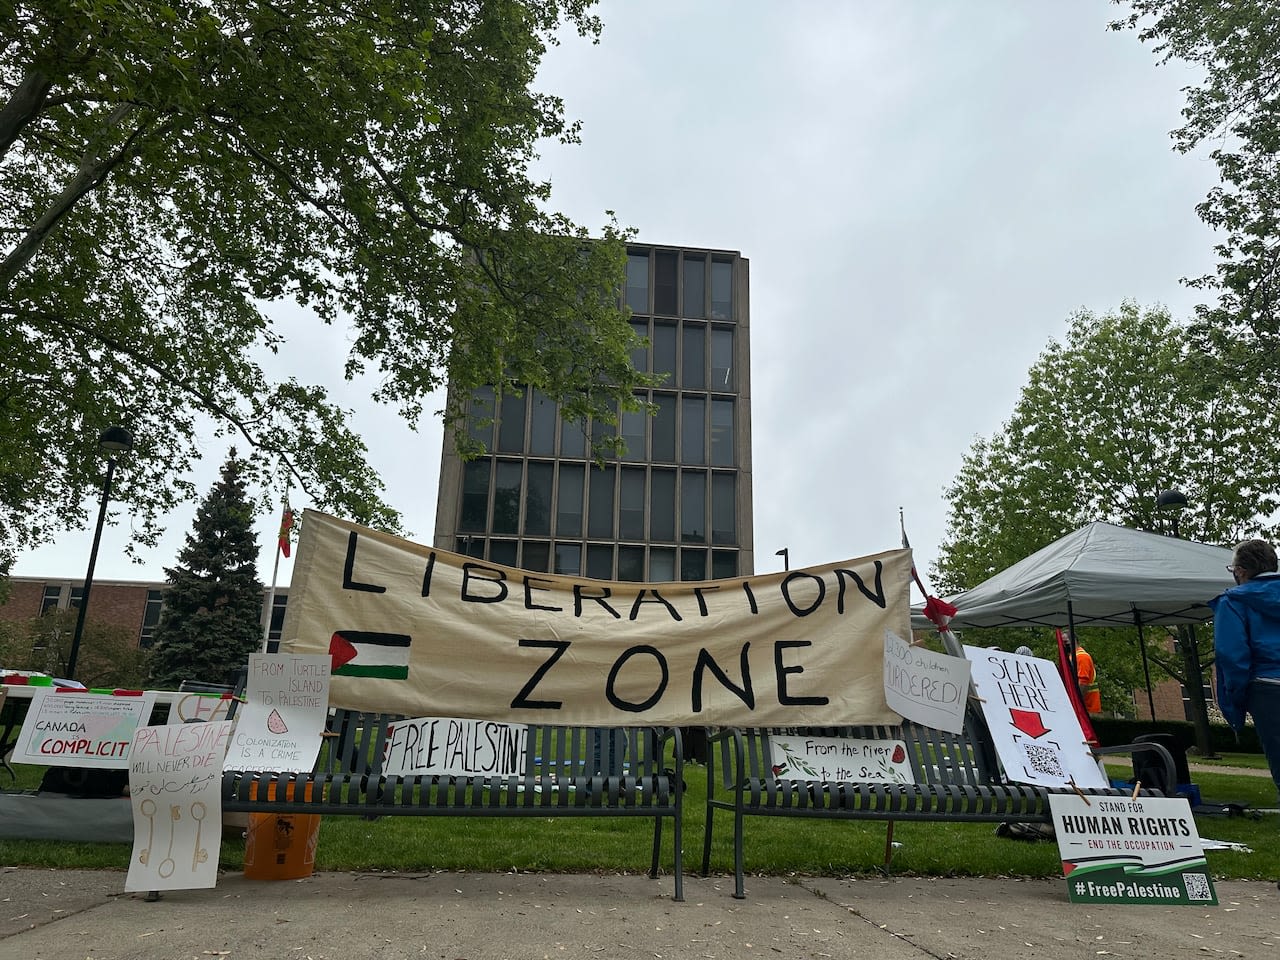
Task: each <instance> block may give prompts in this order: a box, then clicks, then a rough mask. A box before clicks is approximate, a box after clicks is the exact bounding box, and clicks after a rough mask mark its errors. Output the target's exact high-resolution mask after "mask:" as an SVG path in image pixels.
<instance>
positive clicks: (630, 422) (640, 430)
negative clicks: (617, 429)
mask: <svg viewBox="0 0 1280 960" xmlns="http://www.w3.org/2000/svg"><path fill="white" fill-rule="evenodd" d="M621 420H622V440H623V442H624V443H626V445H627V450H626V452H625V453H624V454H623V459H625V460H644V458H645V449H644V432H645V427H646V426H648V420H649V415H648V414H646V413H645V412H644V411H643V410H623V411H622V417H621Z"/></svg>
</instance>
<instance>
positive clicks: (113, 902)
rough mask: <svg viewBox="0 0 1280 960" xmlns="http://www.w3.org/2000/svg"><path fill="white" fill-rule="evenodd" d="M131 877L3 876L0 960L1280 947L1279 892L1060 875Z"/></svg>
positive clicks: (491, 958) (1059, 955)
mask: <svg viewBox="0 0 1280 960" xmlns="http://www.w3.org/2000/svg"><path fill="white" fill-rule="evenodd" d="M123 888H124V874H123V873H112V872H97V871H84V870H32V869H13V868H8V869H4V870H0V960H86V958H92V960H134V958H139V960H140V958H147V960H184V958H194V960H205V958H208V957H228V958H231V960H238V958H264V960H265V958H269V960H364V958H375V957H376V958H379V960H397V958H410V957H413V958H431V960H500V958H512V960H540V958H545V957H555V958H565V960H578V958H593V960H599V958H612V957H619V956H626V957H635V958H650V957H652V958H658V960H717V958H742V957H787V958H791V957H797V958H798V957H805V958H808V957H814V958H828V957H833V958H843V957H868V956H872V957H876V958H878V960H926V958H935V960H949V958H956V960H970V958H972V960H991V958H1015V957H1018V958H1021V957H1028V958H1043V960H1098V958H1099V957H1121V958H1124V957H1133V958H1144V960H1145V958H1149V957H1153V956H1202V955H1215V956H1216V955H1222V956H1225V957H1258V958H1267V960H1270V958H1271V957H1274V956H1275V954H1276V949H1277V947H1280V893H1278V892H1277V890H1276V886H1275V884H1274V883H1273V882H1267V883H1261V882H1259V883H1244V882H1240V881H1228V882H1223V883H1220V884H1218V885H1217V889H1218V897H1219V901H1220V903H1219V906H1216V907H1190V906H1188V907H1134V906H1092V905H1074V904H1071V903H1068V902H1067V894H1066V889H1065V886H1064V883H1063V881H1061V880H1054V881H1048V880H1033V881H1019V880H1001V879H950V880H948V879H919V878H910V877H904V878H901V879H898V878H893V879H859V880H840V879H833V878H814V877H791V878H777V877H774V878H759V877H751V878H748V882H747V897H748V899H746V900H744V901H738V900H734V899H733V898H732V897H731V896H730V894H731V892H732V890H733V880H732V878H731V877H712V878H709V879H702V878H700V877H697V876H692V877H688V878H686V881H685V896H686V901H685V902H684V903H675V902H674V901H672V899H671V894H672V881H671V878H670V877H663V878H661V879H659V880H657V881H652V880H649V879H648V878H647V877H645V876H635V875H631V876H625V875H615V874H600V875H581V874H483V873H449V872H440V873H434V872H433V873H423V874H416V875H409V874H388V873H359V874H357V873H324V874H316V875H315V876H313V877H310V878H308V879H306V880H297V881H257V880H246V879H245V878H244V877H243V875H241V874H238V873H227V874H223V875H221V876H220V877H219V880H218V886H217V887H216V888H215V889H212V890H186V891H173V892H169V893H166V894H165V895H164V897H163V899H161V900H160V901H158V902H155V903H147V902H145V900H144V899H143V898H142V895H134V894H126V893H124V892H123Z"/></svg>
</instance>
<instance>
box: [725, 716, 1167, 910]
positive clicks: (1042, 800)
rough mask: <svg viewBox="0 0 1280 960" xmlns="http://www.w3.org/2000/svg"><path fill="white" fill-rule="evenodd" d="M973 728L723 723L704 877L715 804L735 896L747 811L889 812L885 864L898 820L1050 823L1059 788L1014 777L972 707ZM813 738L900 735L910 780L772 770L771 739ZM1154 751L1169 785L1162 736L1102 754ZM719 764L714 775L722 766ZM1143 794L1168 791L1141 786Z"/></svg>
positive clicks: (883, 816)
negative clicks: (727, 823)
mask: <svg viewBox="0 0 1280 960" xmlns="http://www.w3.org/2000/svg"><path fill="white" fill-rule="evenodd" d="M965 729H966V732H967V731H970V730H980V731H981V732H982V735H981V736H968V735H956V734H950V733H944V732H942V731H938V730H933V729H930V728H928V727H922V726H920V725H918V724H915V723H912V722H910V721H907V722H904V723H903V724H902V725H901V726H893V727H865V726H863V727H835V728H804V729H782V728H749V729H742V728H726V729H724V730H721V731H720V732H719V733H718V734H716V735H715V736H714V737H713V738H712V745H711V753H710V756H709V759H708V763H707V809H706V822H705V827H704V833H703V846H702V875H703V876H706V875H707V873H708V872H709V870H710V865H711V834H712V826H713V822H714V818H715V814H716V811H727V812H730V813H732V814H733V870H734V893H733V895H734V897H736V898H738V899H742V898H743V897H744V896H745V891H744V881H743V861H744V856H743V837H744V833H745V829H744V828H745V823H746V819H747V817H749V816H768V817H807V818H814V819H827V820H883V821H887V822H888V824H889V832H888V835H887V837H886V840H885V865H886V866H887V865H888V863H889V860H890V858H891V856H892V837H893V833H892V830H893V822H894V821H896V820H915V821H922V820H924V821H927V820H933V821H940V820H946V821H959V822H988V823H1000V822H1005V821H1011V822H1026V823H1046V824H1048V823H1052V822H1053V817H1052V814H1051V812H1050V809H1049V795H1050V794H1051V793H1068V792H1071V791H1070V788H1065V789H1058V788H1047V787H1041V786H1032V785H1028V784H1022V783H1013V782H1012V781H1010V780H1008V779H1007V778H1006V777H1005V776H1004V774H1003V772H1002V771H1001V769H1000V764H999V762H998V760H997V759H996V754H995V749H994V747H993V746H992V744H991V741H990V737H989V735H988V734H987V728H986V724H985V723H984V722H983V721H982V719H981V717H979V716H976V715H975V714H974V713H973V712H972V711H970V713H969V716H968V718H967V719H966V723H965ZM784 735H786V736H809V737H836V738H857V739H865V740H901V741H903V742H904V743H905V747H906V749H905V753H906V761H907V762H908V763H909V764H910V769H911V774H912V778H911V779H912V782H910V783H882V782H873V781H870V780H868V781H850V780H834V781H821V780H809V779H786V778H784V777H783V776H780V775H779V774H778V773H775V771H774V764H775V762H776V761H775V760H774V759H773V754H772V751H771V749H770V740H771V738H772V737H779V736H784ZM1152 747H1154V748H1155V749H1154V750H1151V752H1152V753H1154V754H1156V755H1157V757H1159V758H1160V759H1161V760H1162V761H1163V763H1164V764H1165V765H1166V766H1167V776H1168V779H1167V780H1166V781H1165V782H1166V783H1174V782H1175V780H1174V764H1173V758H1172V756H1171V755H1170V754H1169V751H1168V750H1166V749H1165V748H1164V747H1163V746H1161V745H1160V744H1155V743H1151V744H1147V743H1136V744H1128V745H1125V746H1118V747H1107V748H1102V749H1100V750H1097V751H1095V753H1098V754H1121V753H1123V754H1130V753H1133V752H1135V751H1139V750H1149V749H1150V748H1152ZM717 762H719V764H720V770H719V773H717V770H716V764H717ZM1079 792H1080V793H1081V794H1083V795H1084V796H1086V797H1091V796H1105V797H1115V796H1125V797H1128V796H1130V795H1131V791H1128V790H1116V789H1109V788H1108V789H1099V788H1090V789H1082V790H1080V791H1079ZM1140 795H1142V796H1155V797H1159V796H1163V795H1164V794H1162V793H1161V792H1159V791H1157V790H1146V789H1144V790H1142V791H1141V794H1140Z"/></svg>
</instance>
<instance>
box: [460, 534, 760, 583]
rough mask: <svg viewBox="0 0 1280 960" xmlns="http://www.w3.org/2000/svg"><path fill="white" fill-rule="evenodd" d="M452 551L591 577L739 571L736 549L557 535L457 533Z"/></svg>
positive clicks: (650, 579)
mask: <svg viewBox="0 0 1280 960" xmlns="http://www.w3.org/2000/svg"><path fill="white" fill-rule="evenodd" d="M454 549H455V550H456V552H458V553H461V554H465V555H467V556H471V557H477V558H480V559H486V560H490V561H492V562H493V563H500V564H502V565H503V566H507V567H518V568H520V569H523V570H535V571H542V572H547V573H559V574H564V575H565V576H570V577H578V576H587V577H591V578H592V579H595V580H626V581H635V582H638V583H646V582H647V583H669V582H671V581H674V580H723V579H727V578H730V577H736V576H738V551H737V550H715V549H710V550H709V549H707V548H706V547H684V546H682V547H669V546H647V547H646V546H640V545H638V544H626V543H618V544H614V543H586V544H584V543H581V542H579V541H574V542H564V541H560V540H556V541H554V542H552V541H547V540H502V539H497V538H491V539H488V540H486V539H485V538H484V537H467V536H463V537H459V538H458V540H457V542H456V545H455V548H454Z"/></svg>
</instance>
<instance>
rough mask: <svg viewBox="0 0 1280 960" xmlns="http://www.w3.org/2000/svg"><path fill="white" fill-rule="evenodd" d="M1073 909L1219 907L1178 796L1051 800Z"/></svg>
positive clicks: (1187, 807)
mask: <svg viewBox="0 0 1280 960" xmlns="http://www.w3.org/2000/svg"><path fill="white" fill-rule="evenodd" d="M1049 807H1050V809H1051V810H1052V811H1053V827H1054V832H1055V833H1056V835H1057V839H1058V852H1059V854H1060V855H1061V856H1062V872H1063V875H1065V876H1066V878H1067V894H1068V897H1069V898H1070V900H1071V902H1072V903H1156V904H1184V905H1196V906H1205V905H1212V904H1216V903H1217V902H1218V895H1217V893H1216V892H1215V891H1214V888H1213V879H1212V878H1211V877H1210V876H1209V868H1208V863H1207V862H1206V861H1205V858H1204V847H1203V846H1202V845H1201V843H1200V834H1199V832H1198V831H1197V830H1196V821H1195V818H1194V817H1193V816H1192V815H1191V805H1190V804H1189V803H1187V801H1186V800H1185V799H1183V798H1178V799H1173V798H1161V797H1133V798H1129V797H1098V796H1094V797H1090V798H1088V799H1086V798H1085V797H1083V796H1076V795H1074V794H1056V793H1054V794H1050V795H1049Z"/></svg>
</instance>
